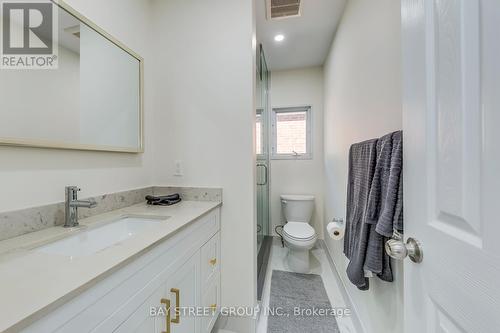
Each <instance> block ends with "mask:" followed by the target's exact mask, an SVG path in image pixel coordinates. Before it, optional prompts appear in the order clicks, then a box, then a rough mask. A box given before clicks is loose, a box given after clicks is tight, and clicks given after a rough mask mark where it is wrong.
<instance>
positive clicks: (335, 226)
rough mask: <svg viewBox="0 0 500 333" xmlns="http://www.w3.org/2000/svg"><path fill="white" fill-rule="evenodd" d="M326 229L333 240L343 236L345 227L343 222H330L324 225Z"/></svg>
mask: <svg viewBox="0 0 500 333" xmlns="http://www.w3.org/2000/svg"><path fill="white" fill-rule="evenodd" d="M326 230H327V231H328V234H329V235H330V238H332V239H334V240H341V239H342V238H344V233H345V228H344V223H343V222H330V223H328V225H327V226H326Z"/></svg>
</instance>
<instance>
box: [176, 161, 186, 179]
mask: <svg viewBox="0 0 500 333" xmlns="http://www.w3.org/2000/svg"><path fill="white" fill-rule="evenodd" d="M174 163H175V172H174V176H183V175H184V167H183V165H182V161H181V160H175V161H174Z"/></svg>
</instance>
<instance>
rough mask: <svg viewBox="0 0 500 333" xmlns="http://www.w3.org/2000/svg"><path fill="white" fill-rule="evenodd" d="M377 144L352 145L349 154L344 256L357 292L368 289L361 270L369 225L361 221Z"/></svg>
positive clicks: (374, 163)
mask: <svg viewBox="0 0 500 333" xmlns="http://www.w3.org/2000/svg"><path fill="white" fill-rule="evenodd" d="M377 141H378V140H377V139H374V140H369V141H365V142H361V143H357V144H354V145H352V146H351V149H350V151H349V178H348V185H347V212H346V230H345V236H344V254H345V255H346V256H347V258H348V259H349V260H350V261H349V265H348V266H347V276H348V277H349V280H350V281H351V282H352V283H353V284H354V285H356V286H357V287H358V288H359V289H361V290H367V289H368V288H369V283H368V279H367V278H366V277H365V274H364V270H363V267H364V264H365V257H366V253H367V248H368V242H369V238H370V234H371V232H372V230H371V229H372V225H371V224H368V223H365V218H366V208H367V203H368V195H369V193H370V188H371V181H372V179H373V173H374V171H375V166H376V161H377V159H376V158H377Z"/></svg>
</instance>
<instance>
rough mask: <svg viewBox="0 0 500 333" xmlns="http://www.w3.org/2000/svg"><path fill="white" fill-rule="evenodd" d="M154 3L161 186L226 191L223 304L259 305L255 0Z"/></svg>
mask: <svg viewBox="0 0 500 333" xmlns="http://www.w3.org/2000/svg"><path fill="white" fill-rule="evenodd" d="M153 6H154V7H153V11H154V13H155V16H154V20H153V21H154V31H155V32H156V35H155V36H154V43H155V47H156V52H157V57H156V58H155V67H156V76H155V82H154V88H155V95H156V99H155V100H156V104H155V109H156V111H157V112H156V113H155V119H154V123H155V140H156V142H157V144H156V145H155V152H154V174H155V183H157V184H168V185H185V186H189V185H193V186H217V187H222V188H223V197H224V198H223V200H224V204H223V207H222V240H221V244H222V251H221V253H222V263H223V264H222V267H221V268H222V286H223V289H222V305H226V306H228V305H229V306H230V305H240V306H245V305H247V306H248V305H251V306H253V305H254V303H255V301H256V259H255V257H256V253H255V246H256V222H255V215H256V213H255V157H254V135H253V132H254V130H253V124H254V122H255V108H254V104H255V98H254V90H255V86H254V84H255V83H254V76H255V46H254V43H252V40H253V39H254V21H253V1H251V0H240V1H234V0H214V1H204V0H170V1H164V0H157V1H154V2H153ZM175 160H179V161H182V165H183V169H184V170H183V176H174V173H175V168H174V161H175ZM247 324H248V323H247ZM249 328H250V325H246V326H245V327H240V328H238V329H236V331H238V332H247V331H249Z"/></svg>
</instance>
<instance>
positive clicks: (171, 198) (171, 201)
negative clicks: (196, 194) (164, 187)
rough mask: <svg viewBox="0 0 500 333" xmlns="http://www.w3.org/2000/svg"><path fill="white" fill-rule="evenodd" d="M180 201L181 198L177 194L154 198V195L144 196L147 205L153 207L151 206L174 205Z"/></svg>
mask: <svg viewBox="0 0 500 333" xmlns="http://www.w3.org/2000/svg"><path fill="white" fill-rule="evenodd" d="M181 200H182V199H181V196H180V195H179V194H178V193H176V194H170V195H162V196H154V195H147V196H146V201H147V203H148V205H153V206H171V205H175V204H176V203H179V202H180V201H181Z"/></svg>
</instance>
